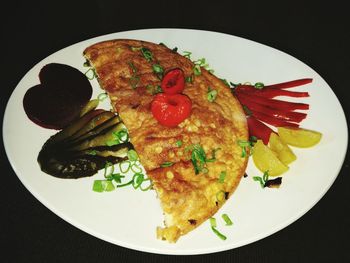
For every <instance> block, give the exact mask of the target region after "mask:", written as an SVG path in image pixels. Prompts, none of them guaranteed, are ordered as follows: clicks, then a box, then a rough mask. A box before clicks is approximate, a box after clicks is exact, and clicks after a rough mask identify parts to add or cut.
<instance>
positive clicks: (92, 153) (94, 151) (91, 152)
mask: <svg viewBox="0 0 350 263" xmlns="http://www.w3.org/2000/svg"><path fill="white" fill-rule="evenodd" d="M87 154H89V155H96V154H97V151H96V150H91V151H88V152H87Z"/></svg>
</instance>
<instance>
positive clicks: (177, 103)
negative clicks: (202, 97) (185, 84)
mask: <svg viewBox="0 0 350 263" xmlns="http://www.w3.org/2000/svg"><path fill="white" fill-rule="evenodd" d="M191 107H192V102H191V100H190V98H189V97H187V96H186V95H182V94H165V93H159V94H157V95H156V96H155V97H154V99H153V101H152V104H151V111H152V114H153V117H154V118H155V119H156V120H157V121H158V122H159V123H160V124H161V125H163V126H167V127H175V126H177V125H178V124H180V123H181V122H182V121H183V120H185V119H186V118H187V117H189V116H190V114H191Z"/></svg>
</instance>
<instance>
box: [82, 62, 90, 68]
mask: <svg viewBox="0 0 350 263" xmlns="http://www.w3.org/2000/svg"><path fill="white" fill-rule="evenodd" d="M83 66H84V67H90V66H91V65H90V62H89V61H88V60H86V61H85V62H84V64H83Z"/></svg>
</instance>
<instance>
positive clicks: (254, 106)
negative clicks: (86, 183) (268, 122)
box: [240, 98, 307, 122]
mask: <svg viewBox="0 0 350 263" xmlns="http://www.w3.org/2000/svg"><path fill="white" fill-rule="evenodd" d="M240 102H241V103H242V104H243V105H245V106H246V107H247V108H248V110H253V111H258V112H263V113H265V114H268V115H270V116H273V117H275V118H278V119H281V120H285V121H292V122H301V121H302V120H303V119H305V118H306V116H307V114H306V113H302V112H294V111H283V110H280V109H276V108H271V107H267V106H264V105H261V104H259V103H255V102H254V101H251V100H247V99H243V98H241V99H240Z"/></svg>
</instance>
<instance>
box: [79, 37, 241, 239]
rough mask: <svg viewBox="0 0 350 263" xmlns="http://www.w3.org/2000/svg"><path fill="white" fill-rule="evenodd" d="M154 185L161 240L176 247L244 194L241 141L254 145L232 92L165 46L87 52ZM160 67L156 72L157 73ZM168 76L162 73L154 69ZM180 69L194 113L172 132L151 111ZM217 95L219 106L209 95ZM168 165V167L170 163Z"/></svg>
mask: <svg viewBox="0 0 350 263" xmlns="http://www.w3.org/2000/svg"><path fill="white" fill-rule="evenodd" d="M84 56H85V57H86V59H87V60H88V61H89V63H90V65H91V66H92V67H93V68H94V70H95V72H96V75H97V78H98V81H99V83H100V85H101V87H102V88H103V89H104V90H105V91H106V92H107V93H108V95H109V97H110V99H111V102H112V107H113V110H114V111H115V112H117V113H118V114H119V116H120V117H121V119H122V120H123V122H124V124H125V125H126V127H127V129H128V131H129V136H130V141H131V143H132V144H133V145H134V147H135V149H136V151H137V153H138V155H139V158H140V162H141V164H142V165H143V167H144V168H145V170H146V172H147V176H148V177H149V178H150V179H151V180H152V183H153V188H154V189H155V191H156V192H157V196H158V198H159V200H160V203H161V207H162V209H163V211H164V216H165V220H164V226H159V227H157V231H156V232H157V237H158V238H160V239H163V240H167V241H169V242H176V241H177V240H178V238H179V237H180V236H181V235H184V234H186V233H188V232H189V231H191V230H193V229H195V228H196V227H198V226H199V225H200V224H201V223H203V222H204V221H205V220H207V219H208V218H210V217H212V216H213V215H214V214H215V213H216V212H217V211H218V209H219V208H220V207H221V206H222V205H223V204H224V203H225V202H226V200H227V199H228V198H229V197H230V196H231V194H232V193H233V192H234V190H235V189H236V188H237V186H238V184H239V182H240V180H241V178H242V176H243V174H244V173H245V169H246V165H247V157H246V156H244V157H242V148H241V147H240V146H239V145H238V144H237V141H238V140H248V129H247V123H246V118H245V114H244V111H243V110H242V107H241V105H240V103H239V102H238V100H237V99H236V98H235V97H234V96H233V95H232V93H231V91H230V88H229V87H228V86H227V85H226V84H225V83H224V82H223V81H222V80H221V79H219V78H217V77H216V76H214V75H213V74H211V73H210V72H208V71H207V70H205V69H204V68H199V67H198V65H197V66H196V65H195V64H194V63H193V62H192V61H191V60H190V59H188V58H187V57H184V56H181V55H180V54H178V53H177V52H176V51H175V50H171V49H169V48H167V47H166V46H165V45H163V44H154V43H150V42H145V41H139V40H129V39H117V40H110V41H104V42H100V43H96V44H94V45H91V46H89V47H88V48H86V49H85V50H84ZM155 65H156V67H155ZM159 68H160V69H161V70H155V69H159ZM175 68H180V69H182V71H183V72H184V74H185V77H186V84H185V88H184V90H183V94H185V95H187V96H188V97H189V98H190V99H191V101H192V110H191V115H190V116H189V117H188V118H187V119H185V120H184V121H183V122H181V123H180V124H179V125H177V126H176V127H171V128H170V127H165V126H162V125H161V124H159V123H158V122H157V120H156V119H155V118H154V117H153V115H152V113H151V109H150V108H151V107H150V105H151V102H152V100H153V98H154V96H155V94H156V93H157V92H161V90H160V89H159V87H160V83H161V79H162V73H164V72H167V71H169V70H171V69H175ZM211 90H216V92H217V96H216V98H215V100H214V101H213V100H208V91H211ZM164 164H167V165H164Z"/></svg>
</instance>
